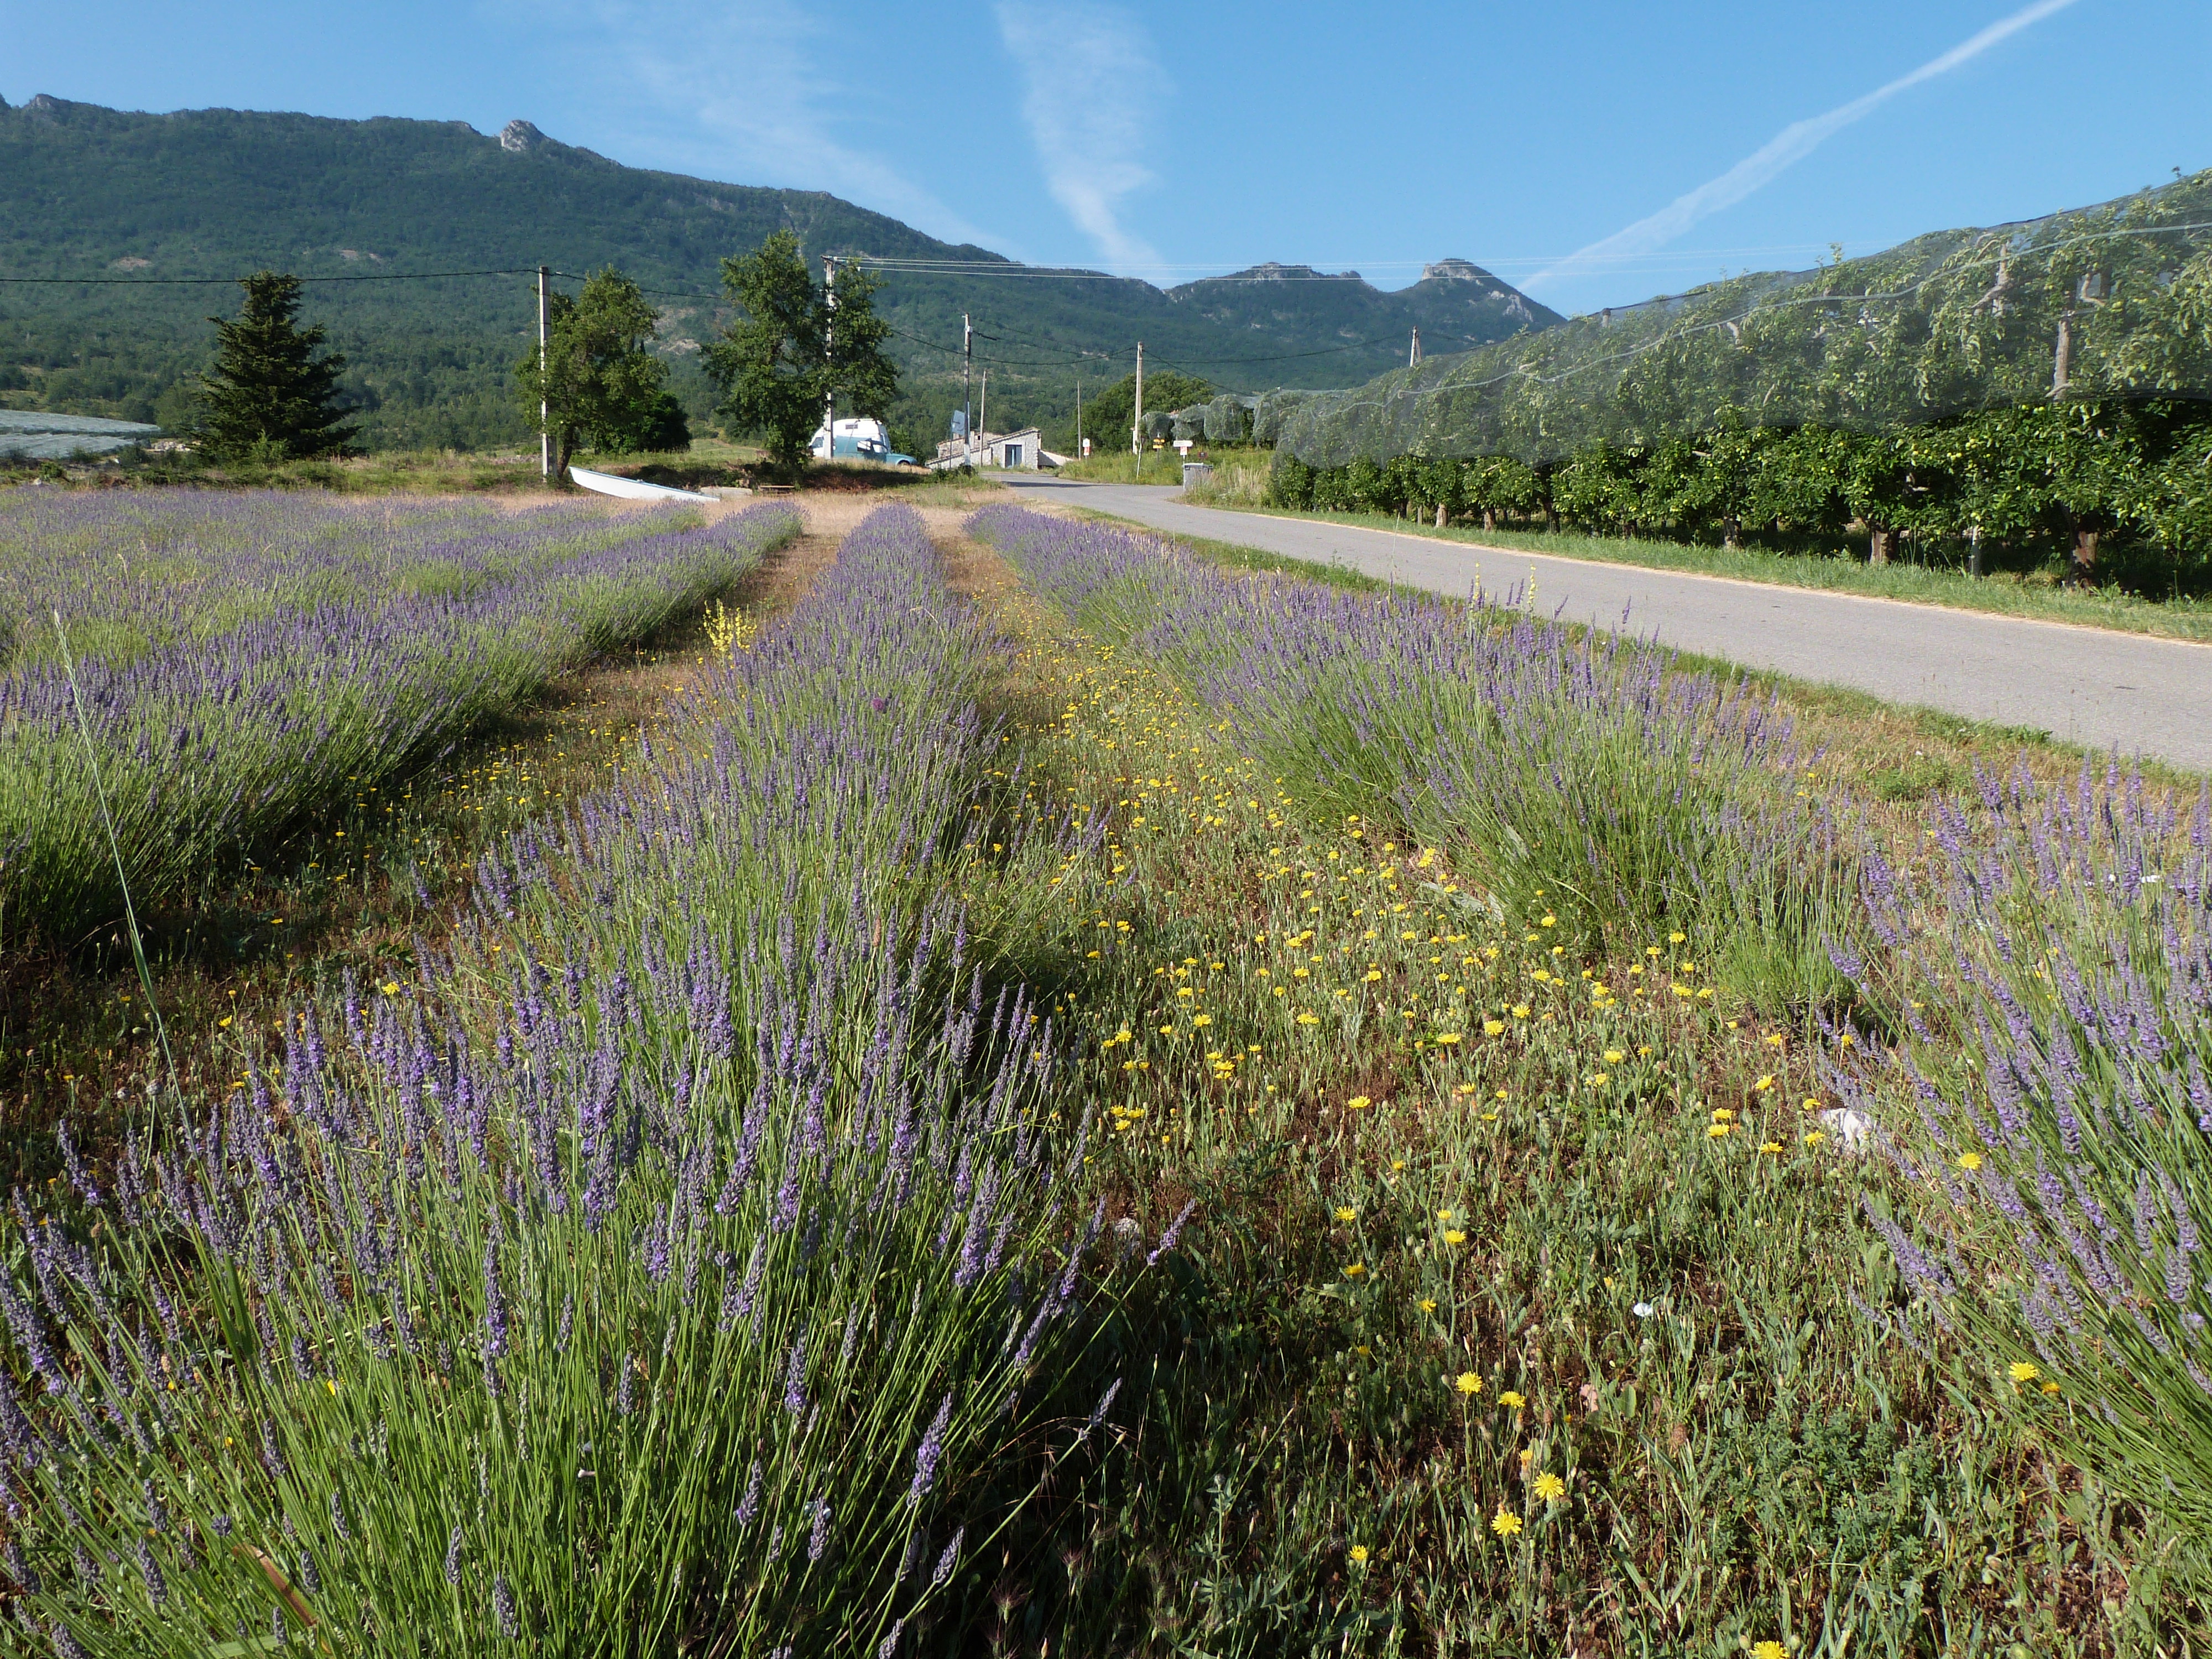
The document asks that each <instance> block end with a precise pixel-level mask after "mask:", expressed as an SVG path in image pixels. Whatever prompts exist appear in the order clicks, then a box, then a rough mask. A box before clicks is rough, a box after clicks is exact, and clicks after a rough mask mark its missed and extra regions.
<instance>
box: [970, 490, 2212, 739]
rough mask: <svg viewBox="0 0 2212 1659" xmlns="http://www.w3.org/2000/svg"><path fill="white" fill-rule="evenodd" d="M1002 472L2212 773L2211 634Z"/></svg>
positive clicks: (1225, 534) (1293, 550)
mask: <svg viewBox="0 0 2212 1659" xmlns="http://www.w3.org/2000/svg"><path fill="white" fill-rule="evenodd" d="M1004 482H1006V483H1008V484H1010V485H1012V487H1013V488H1014V489H1018V490H1020V491H1022V492H1023V493H1024V494H1026V495H1033V496H1035V497H1038V498H1042V500H1048V501H1060V502H1064V503H1066V504H1069V505H1072V506H1079V507H1088V508H1091V509H1093V510H1095V511H1097V512H1101V513H1114V514H1115V515H1117V516H1119V517H1121V518H1125V519H1133V520H1136V521H1138V522H1139V523H1141V524H1146V525H1150V526H1154V527H1156V528H1158V529H1161V530H1164V531H1169V532H1176V533H1180V534H1183V535H1189V536H1203V537H1206V538H1210V539H1212V540H1214V541H1222V542H1234V543H1236V544H1238V545H1239V546H1243V547H1255V548H1259V549H1261V550H1264V551H1266V552H1269V553H1279V554H1285V555H1287V556H1291V557H1292V558H1299V559H1311V560H1314V561H1316V562H1321V563H1324V564H1325V563H1329V562H1339V563H1342V564H1345V565H1348V566H1350V567H1351V568H1353V569H1355V570H1359V571H1364V572H1365V573H1366V574H1369V575H1371V576H1378V577H1382V578H1383V579H1384V580H1389V581H1394V582H1401V583H1403V584H1404V585H1406V586H1409V587H1422V588H1427V589H1429V590H1430V591H1431V592H1437V593H1448V594H1452V595H1455V596H1464V595H1465V594H1467V593H1468V592H1471V591H1472V590H1473V589H1474V586H1475V585H1476V583H1477V582H1478V581H1480V584H1481V586H1482V587H1483V588H1484V590H1485V591H1486V592H1491V593H1498V594H1504V593H1506V592H1510V591H1511V590H1514V589H1516V588H1519V589H1522V590H1524V591H1525V590H1526V589H1527V588H1528V585H1529V584H1530V583H1534V601H1535V608H1536V609H1537V610H1539V611H1543V612H1546V613H1547V614H1548V613H1551V612H1554V611H1556V612H1558V613H1559V615H1560V616H1561V617H1564V618H1565V619H1566V620H1568V621H1571V622H1582V623H1594V624H1595V625H1596V626H1598V627H1601V628H1606V629H1623V628H1626V629H1628V630H1629V631H1632V632H1633V633H1636V634H1638V635H1648V636H1650V637H1655V638H1656V639H1658V640H1659V641H1662V643H1664V644H1667V645H1669V646H1672V647H1675V648H1676V649H1678V650H1683V651H1694V652H1697V653H1700V654H1703V655H1705V656H1711V657H1718V658H1721V659H1724V660H1726V661H1729V662H1733V663H1739V664H1741V665H1743V666H1745V667H1747V668H1757V669H1764V670H1766V671H1771V672H1776V673H1782V674H1788V675H1790V676H1792V677H1793V678H1797V679H1801V680H1810V681H1814V682H1815V683H1818V684H1829V685H1842V686H1849V687H1850V688H1852V689H1853V690H1859V691H1865V692H1869V693H1871V694H1872V695H1874V696H1877V697H1880V698H1881V699H1883V700H1884V701H1885V702H1896V703H1905V704H1910V705H1916V706H1918V707H1921V708H1936V709H1941V710H1942V711H1943V712H1945V713H1947V714H1958V715H1961V716H1964V717H1965V718H1966V719H1968V720H1990V721H1994V722H1996V723H1997V724H1999V725H2002V726H2027V727H2031V728H2033V729H2034V730H2037V731H2041V732H2049V733H2050V734H2051V736H2053V737H2055V738H2063V739H2065V740H2066V741H2068V742H2069V743H2076V744H2081V745H2083V746H2084V747H2087V748H2089V749H2093V750H2100V751H2105V750H2118V751H2119V752H2120V753H2121V754H2122V755H2128V756H2135V755H2140V756H2143V757H2149V758H2152V759H2155V760H2160V761H2164V762H2166V763H2167V764H2169V765H2172V766H2178V767H2183V768H2185V769H2189V770H2191V771H2197V772H2212V646H2206V645H2195V644H2191V643H2189V642H2187V641H2179V640H2160V639H2150V638H2147V637H2145V636H2144V635H2139V634H2121V633H2115V632H2112V631H2110V630H2108V629H2098V628H2078V627H2074V626H2070V625H2069V624H2067V623H2046V622H2031V621H2025V620H2021V619H2019V618H2015V617H1993V616H1987V615H1984V614H1982V613H1979V612H1976V611H1952V610H1948V609H1946V608H1944V607H1942V606H1940V605H1913V604H1910V603H1907V602H1905V601H1901V600H1897V599H1863V598H1860V597H1858V596H1857V595H1853V594H1844V593H1823V592H1808V591H1807V590H1805V589H1802V588H1794V587H1777V586H1769V585H1767V584H1765V583H1763V582H1748V581H1739V580H1734V579H1732V578H1729V577H1724V576H1699V575H1689V574H1681V573H1679V572H1675V571H1668V570H1646V569H1644V568H1639V567H1638V566H1635V565H1624V564H1599V563H1595V562H1590V561H1588V560H1583V559H1561V558H1553V557H1551V556H1547V555H1544V554H1540V553H1525V552H1522V551H1519V550H1516V549H1512V548H1504V547H1477V546H1474V545H1471V544H1467V543H1463V542H1444V541H1435V540H1431V539H1428V538H1423V537H1419V536H1403V535H1395V534H1393V533H1392V532H1389V531H1387V530H1365V529H1357V528H1354V527H1352V526H1347V525H1335V524H1322V523H1316V522H1315V521H1313V520H1305V519H1284V518H1277V517H1274V516H1273V515H1272V514H1267V513H1237V512H1232V511H1229V510H1226V509H1225V508H1221V507H1193V506H1190V505H1188V504H1187V503H1185V502H1184V501H1182V491H1181V490H1180V489H1175V488H1172V487H1159V486H1155V485H1150V484H1146V485H1138V484H1085V483H1075V482H1073V480H1068V479H1060V478H1054V477H1036V478H1035V479H1031V478H1028V477H1014V476H1011V475H1009V476H1006V477H1005V478H1004Z"/></svg>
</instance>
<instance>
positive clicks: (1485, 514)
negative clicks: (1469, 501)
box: [1482, 507, 1498, 530]
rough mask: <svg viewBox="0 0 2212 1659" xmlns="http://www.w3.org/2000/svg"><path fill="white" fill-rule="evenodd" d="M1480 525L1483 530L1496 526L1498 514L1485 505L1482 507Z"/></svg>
mask: <svg viewBox="0 0 2212 1659" xmlns="http://www.w3.org/2000/svg"><path fill="white" fill-rule="evenodd" d="M1482 527H1483V528H1484V529H1485V530H1495V529H1497V528H1498V514H1497V513H1494V512H1492V510H1491V509H1490V508H1489V507H1484V508H1483V509H1482Z"/></svg>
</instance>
